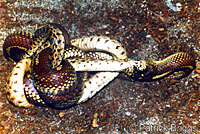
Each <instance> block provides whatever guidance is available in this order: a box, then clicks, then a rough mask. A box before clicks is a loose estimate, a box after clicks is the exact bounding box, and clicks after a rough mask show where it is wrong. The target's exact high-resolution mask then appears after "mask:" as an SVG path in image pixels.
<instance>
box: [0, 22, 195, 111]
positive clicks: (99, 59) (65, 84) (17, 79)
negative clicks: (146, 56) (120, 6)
mask: <svg viewBox="0 0 200 134" xmlns="http://www.w3.org/2000/svg"><path fill="white" fill-rule="evenodd" d="M3 53H4V56H5V58H6V59H8V60H11V61H14V62H17V64H16V66H15V67H14V68H13V70H12V72H11V73H10V75H9V77H8V81H7V85H6V92H7V98H8V100H9V101H10V102H11V103H13V104H14V105H15V106H18V107H26V108H27V107H32V106H34V105H39V106H50V107H54V108H68V107H71V106H73V105H75V104H79V103H82V102H84V101H87V100H88V99H89V98H91V97H93V96H94V95H95V94H96V93H97V92H99V91H100V90H101V89H102V88H103V87H104V86H106V85H107V84H108V83H109V82H111V81H112V80H113V79H114V78H116V77H117V76H118V75H120V76H121V77H123V78H125V79H127V80H130V81H155V80H159V79H162V78H164V77H167V76H169V75H171V74H173V73H175V72H179V71H181V72H183V73H184V74H182V75H180V76H178V77H176V78H177V79H180V78H182V77H185V76H187V75H189V74H190V73H191V71H192V70H193V69H194V68H195V59H194V58H193V57H192V56H190V55H189V54H187V53H184V52H179V53H175V54H173V55H171V56H169V57H167V58H165V59H163V60H161V61H148V60H141V61H134V60H132V59H131V58H128V57H127V52H126V50H125V48H124V46H123V45H122V44H121V43H119V42H118V41H116V40H114V39H110V38H109V37H105V36H91V37H83V38H80V39H74V40H72V41H71V40H70V38H69V35H68V33H67V31H66V30H65V28H63V27H62V26H61V25H59V24H47V25H44V26H42V27H40V28H38V29H37V30H36V31H35V32H34V33H30V32H14V33H13V34H10V35H9V36H8V37H7V38H6V39H5V42H4V44H3Z"/></svg>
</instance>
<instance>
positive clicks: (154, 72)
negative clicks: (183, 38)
mask: <svg viewBox="0 0 200 134" xmlns="http://www.w3.org/2000/svg"><path fill="white" fill-rule="evenodd" d="M143 62H144V64H145V65H144V67H143V68H138V67H137V66H133V67H131V68H128V69H126V70H125V76H124V77H125V78H126V79H128V80H130V81H141V82H150V81H156V80H160V79H162V78H164V77H167V76H172V78H173V79H177V80H178V79H181V78H183V77H185V76H188V75H189V74H190V73H191V72H192V71H193V70H194V69H195V59H194V58H193V57H192V56H190V55H189V54H188V53H184V52H178V53H175V54H173V55H170V56H168V57H167V58H165V59H163V60H161V61H153V60H145V61H143ZM176 72H177V73H180V74H179V75H177V76H175V75H174V73H176ZM123 75H124V74H123ZM123 75H122V76H123Z"/></svg>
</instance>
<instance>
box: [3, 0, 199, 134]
mask: <svg viewBox="0 0 200 134" xmlns="http://www.w3.org/2000/svg"><path fill="white" fill-rule="evenodd" d="M199 17H200V3H199V0H194V1H193V0H172V1H170V0H151V1H147V0H134V1H130V0H123V1H122V0H108V1H105V0H83V1H82V0H77V1H76V2H73V1H71V0H63V1H61V0H41V1H37V0H31V1H26V0H19V1H14V0H1V1H0V47H1V48H2V45H3V43H4V40H5V38H6V37H7V35H8V34H10V33H12V32H14V31H17V30H18V31H23V30H29V31H34V30H35V29H36V28H37V27H38V26H40V25H42V24H46V23H49V22H53V23H59V24H62V25H63V26H64V27H66V28H67V29H68V31H69V34H70V36H71V38H72V39H75V38H79V37H83V36H89V35H105V36H110V37H113V38H115V39H117V40H119V41H121V42H122V43H123V44H125V46H126V49H127V51H128V56H129V57H132V58H133V59H135V60H140V59H151V60H160V59H163V58H165V57H166V56H169V55H170V54H173V53H175V52H177V51H184V52H190V53H192V54H193V55H195V56H196V59H197V60H196V61H197V62H199V61H200V43H199V41H200V24H199V22H200V20H199ZM13 66H14V64H13V63H11V62H8V61H7V60H6V59H5V58H4V57H3V52H2V50H0V76H1V77H0V83H1V85H0V98H1V100H0V133H5V134H7V133H14V134H18V133H21V134H22V133H24V134H27V133H29V134H32V133H34V134H35V133H40V134H45V133H48V134H49V133H52V134H53V133H54V134H61V133H91V134H94V133H105V134H109V133H110V134H113V133H114V134H121V133H144V134H145V133H166V134H169V133H186V132H188V133H192V132H193V133H200V125H199V124H200V123H199V122H200V71H199V70H196V71H193V72H192V73H191V74H190V75H189V76H188V77H186V78H184V79H181V80H179V81H177V80H172V79H171V80H168V79H163V80H160V81H156V82H148V83H147V82H144V83H141V82H129V81H125V80H121V79H115V80H114V81H113V82H111V83H110V84H109V85H108V86H106V87H105V88H104V89H103V90H102V91H101V92H100V93H98V94H97V95H96V96H95V97H93V98H92V99H90V100H89V101H87V102H86V103H83V104H80V105H77V106H74V107H72V108H69V109H66V110H56V109H52V108H45V107H34V108H31V109H22V108H18V107H15V106H13V105H11V104H10V103H9V102H8V101H7V99H6V93H5V84H6V77H7V76H8V74H9V73H10V72H11V70H12V68H13ZM198 67H199V64H198Z"/></svg>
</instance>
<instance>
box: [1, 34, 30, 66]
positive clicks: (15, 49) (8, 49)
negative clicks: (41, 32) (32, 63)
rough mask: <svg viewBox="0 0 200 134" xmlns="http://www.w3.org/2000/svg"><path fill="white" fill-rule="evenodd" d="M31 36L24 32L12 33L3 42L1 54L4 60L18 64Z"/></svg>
mask: <svg viewBox="0 0 200 134" xmlns="http://www.w3.org/2000/svg"><path fill="white" fill-rule="evenodd" d="M31 40H32V35H31V34H30V33H29V34H28V33H26V32H14V33H13V34H10V35H9V36H8V37H7V38H6V39H5V41H4V44H3V54H4V56H5V58H6V59H8V60H11V61H14V62H18V61H20V60H21V59H22V57H23V56H24V55H25V54H26V52H27V49H28V47H29V46H30V41H31Z"/></svg>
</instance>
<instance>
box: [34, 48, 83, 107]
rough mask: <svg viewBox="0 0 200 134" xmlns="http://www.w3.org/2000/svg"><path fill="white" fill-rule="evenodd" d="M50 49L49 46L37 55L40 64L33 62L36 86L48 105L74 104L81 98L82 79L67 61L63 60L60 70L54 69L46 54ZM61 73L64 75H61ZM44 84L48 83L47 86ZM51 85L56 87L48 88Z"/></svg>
mask: <svg viewBox="0 0 200 134" xmlns="http://www.w3.org/2000/svg"><path fill="white" fill-rule="evenodd" d="M49 51H50V49H48V48H47V49H45V50H43V51H42V52H40V53H39V56H37V57H38V59H37V60H38V61H39V64H37V65H36V64H35V62H33V65H32V67H33V81H34V87H35V88H36V89H37V91H38V94H39V95H40V97H41V98H42V99H43V100H44V101H45V103H46V104H47V105H49V106H52V107H55V108H65V107H68V106H70V105H73V104H72V102H73V103H76V102H77V101H78V99H79V98H80V94H81V92H82V89H81V85H82V79H81V78H80V77H81V76H79V74H77V73H76V72H75V70H74V68H73V67H72V66H71V65H70V64H69V63H68V62H67V61H62V62H61V65H62V68H61V69H60V70H56V69H52V68H51V67H50V66H49V63H48V62H49V61H48V57H47V56H46V55H48V53H49ZM35 60H36V59H35ZM61 74H64V75H62V76H61ZM43 78H45V79H43ZM69 78H71V80H70V79H69ZM64 84H66V86H64ZM43 85H46V86H47V88H46V87H43ZM56 85H57V86H56ZM50 86H52V87H53V88H55V89H53V90H51V88H48V87H50ZM59 86H61V87H64V89H61V88H59Z"/></svg>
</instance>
